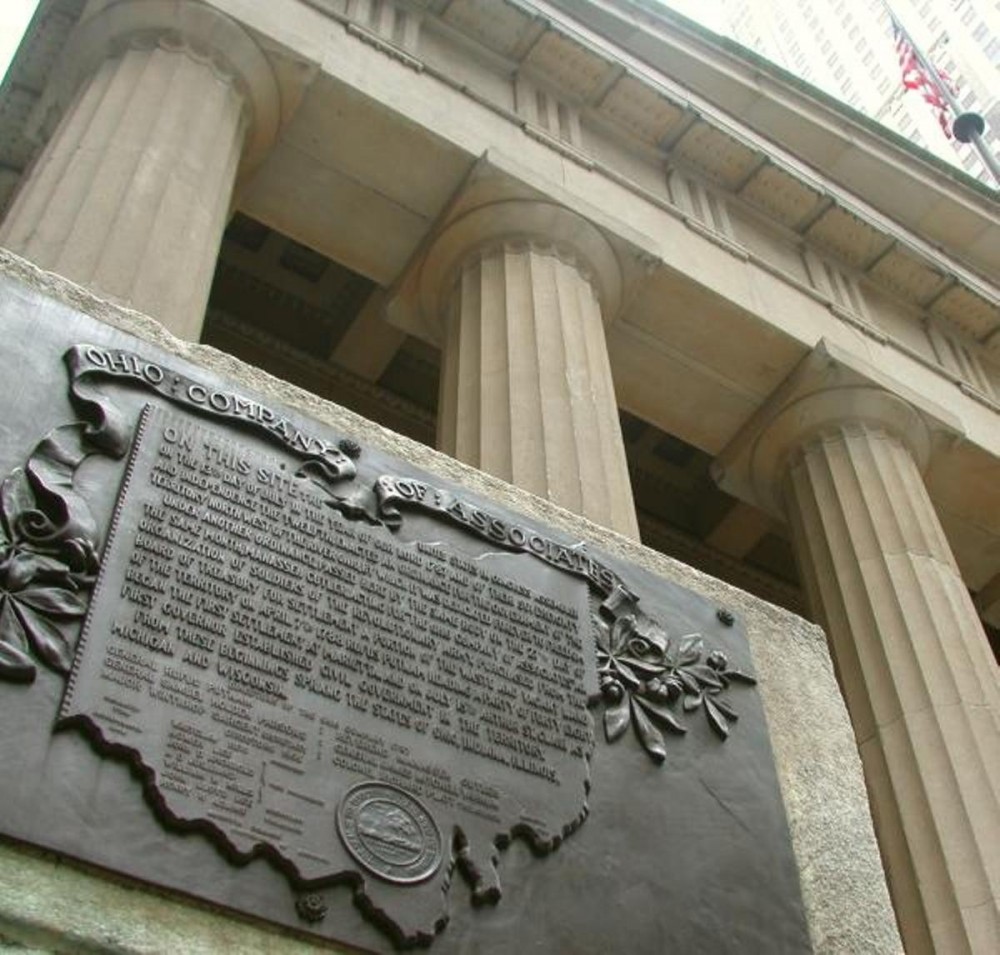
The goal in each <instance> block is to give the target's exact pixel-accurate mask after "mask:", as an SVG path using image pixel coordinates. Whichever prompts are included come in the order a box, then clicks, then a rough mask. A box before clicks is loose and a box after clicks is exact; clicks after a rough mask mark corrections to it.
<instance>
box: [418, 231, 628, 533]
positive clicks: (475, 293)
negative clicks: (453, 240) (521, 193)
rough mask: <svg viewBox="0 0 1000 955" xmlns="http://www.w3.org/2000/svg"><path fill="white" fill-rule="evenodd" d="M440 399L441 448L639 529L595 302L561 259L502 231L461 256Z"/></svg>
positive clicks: (584, 280)
mask: <svg viewBox="0 0 1000 955" xmlns="http://www.w3.org/2000/svg"><path fill="white" fill-rule="evenodd" d="M439 408H440V410H439V420H438V443H439V445H440V446H441V448H442V450H444V451H446V452H448V453H449V454H452V455H453V456H455V457H457V458H459V459H460V460H462V461H465V462H467V463H469V464H472V465H474V466H476V467H478V468H481V469H482V470H484V471H488V472H490V473H491V474H495V475H496V476H497V477H500V478H503V479H504V480H507V481H510V482H511V483H512V484H516V485H517V486H518V487H522V488H525V489H526V490H529V491H531V492H533V493H535V494H538V495H540V496H542V497H546V498H548V499H550V500H552V501H555V502H556V503H557V504H560V505H562V506H563V507H566V508H568V509H569V510H572V511H575V512H577V513H579V514H583V515H584V516H586V517H588V518H590V519H591V520H593V521H595V522H596V523H599V524H603V525H605V526H606V527H611V528H613V529H614V530H617V531H619V532H620V533H623V534H627V535H629V536H632V537H638V526H637V523H636V517H635V508H634V505H633V502H632V489H631V484H630V482H629V476H628V468H627V465H626V461H625V448H624V444H623V442H622V436H621V429H620V427H619V424H618V411H617V402H616V400H615V393H614V384H613V382H612V379H611V366H610V362H609V360H608V353H607V345H606V343H605V339H604V327H603V324H602V320H601V307H600V303H599V301H598V299H597V295H596V293H595V291H594V288H593V286H592V284H591V281H590V279H589V278H588V276H587V275H586V273H585V272H584V271H583V270H582V269H581V268H580V267H579V266H578V265H577V264H576V263H575V262H574V261H573V260H572V259H570V258H568V257H561V256H560V255H559V254H557V253H556V250H555V249H552V248H546V247H542V246H538V245H533V244H531V243H528V242H513V241H510V242H502V243H500V244H497V245H492V246H488V247H486V248H483V249H480V250H478V251H476V252H473V253H472V254H471V255H470V256H469V257H468V258H467V259H466V260H465V261H464V263H463V264H462V266H461V269H460V271H459V277H458V281H457V286H456V288H455V291H454V293H453V294H452V296H451V299H450V302H449V316H448V324H447V330H446V341H445V348H444V366H443V369H442V375H441V396H440V404H439Z"/></svg>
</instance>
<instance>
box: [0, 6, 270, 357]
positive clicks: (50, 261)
mask: <svg viewBox="0 0 1000 955" xmlns="http://www.w3.org/2000/svg"><path fill="white" fill-rule="evenodd" d="M97 6H98V7H100V5H97ZM50 98H51V99H52V100H53V102H54V106H55V108H57V109H60V110H61V111H62V118H61V120H60V122H59V124H58V126H57V127H56V129H55V131H54V133H53V134H52V136H51V137H50V139H49V141H48V143H47V145H46V146H45V149H44V150H43V152H42V154H41V156H40V157H39V159H38V161H37V163H36V165H35V166H34V168H33V169H32V171H31V172H30V173H29V175H28V177H27V179H26V181H25V183H24V184H23V186H22V188H21V191H20V193H19V194H18V196H17V198H16V200H15V202H14V204H13V206H12V208H11V210H10V212H9V214H8V215H7V217H6V219H5V221H4V222H3V224H2V226H0V244H2V245H4V246H7V247H8V248H10V249H12V250H13V251H15V252H18V253H19V254H21V255H23V256H25V257H26V258H28V259H31V260H32V261H34V262H35V263H37V264H38V265H40V266H42V267H43V268H46V269H49V270H51V271H54V272H58V273H60V274H62V275H64V276H66V277H68V278H70V279H73V280H74V281H76V282H79V283H81V284H83V285H87V286H89V287H91V288H93V289H94V290H95V291H97V292H99V293H101V294H105V295H108V296H111V297H113V298H115V299H117V300H118V301H120V302H122V303H124V304H127V305H130V306H131V307H133V308H136V309H138V310H140V311H143V312H146V313H147V314H149V315H152V316H153V317H155V318H157V319H159V320H160V321H161V322H162V323H163V324H164V325H166V326H167V327H168V328H169V329H170V330H171V331H172V332H173V333H174V334H176V335H178V336H180V337H183V338H190V339H196V338H197V337H198V335H199V333H200V330H201V325H202V322H203V321H204V314H205V305H206V302H207V299H208V292H209V288H210V286H211V281H212V275H213V272H214V269H215V261H216V258H217V255H218V249H219V243H220V241H221V238H222V232H223V229H224V228H225V223H226V221H227V218H228V215H229V209H230V203H231V200H232V193H233V185H234V182H235V180H236V175H237V171H238V169H239V168H240V164H241V161H246V160H250V161H252V160H253V159H254V158H256V157H257V156H259V155H260V154H261V152H262V151H263V150H264V149H266V147H267V145H268V144H269V142H270V140H271V139H272V138H273V135H274V132H275V130H276V124H277V117H278V113H279V100H278V90H277V85H276V82H275V79H274V76H273V74H272V72H271V68H270V66H269V65H268V63H267V60H266V58H265V57H264V54H263V53H262V52H261V51H260V50H259V49H258V47H257V46H256V44H255V43H254V41H253V40H252V39H251V38H250V36H249V35H248V34H247V33H246V32H245V31H244V30H243V29H242V28H241V27H240V26H238V25H237V24H236V23H235V22H234V21H232V20H230V19H229V18H228V17H225V16H223V15H222V14H219V13H218V12H216V11H215V10H213V9H212V8H210V7H208V6H205V5H202V4H200V3H195V2H191V0H170V2H168V0H124V2H118V3H112V4H108V5H106V6H103V7H100V9H98V10H97V12H96V13H94V14H93V15H92V16H89V17H85V18H84V20H83V21H82V22H81V25H80V27H79V28H78V31H77V34H76V36H75V37H74V39H73V40H72V41H71V44H70V48H69V51H68V52H67V54H66V57H65V65H64V67H63V71H62V74H61V75H60V76H59V77H58V78H57V79H56V80H55V81H54V87H53V90H52V91H51V94H50ZM60 101H61V102H60Z"/></svg>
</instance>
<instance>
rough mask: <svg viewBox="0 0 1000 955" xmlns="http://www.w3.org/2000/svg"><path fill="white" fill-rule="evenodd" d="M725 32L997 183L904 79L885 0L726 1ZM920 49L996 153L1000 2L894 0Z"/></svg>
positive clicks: (999, 102) (999, 121) (999, 124)
mask: <svg viewBox="0 0 1000 955" xmlns="http://www.w3.org/2000/svg"><path fill="white" fill-rule="evenodd" d="M722 7H723V10H724V13H725V17H726V19H727V20H728V25H729V32H730V34H731V35H732V36H733V37H734V38H735V39H736V40H738V41H739V42H740V43H743V44H745V45H746V46H747V47H749V48H750V49H752V50H754V51H755V52H757V53H760V54H761V55H762V56H766V57H767V58H768V59H769V60H772V61H773V62H775V63H777V64H778V65H779V66H782V67H784V68H785V69H787V70H790V71H791V72H793V73H794V74H795V75H796V76H799V77H801V78H802V79H804V80H806V82H808V83H812V84H814V85H815V86H818V87H819V88H820V89H823V90H825V91H826V92H828V93H832V94H833V95H834V96H837V97H839V98H840V99H842V100H843V101H844V102H845V103H847V104H848V105H849V106H851V107H853V108H854V109H856V110H859V111H860V112H862V113H864V114H865V115H866V116H871V117H872V118H873V119H877V120H878V121H879V122H880V123H884V124H885V125H886V126H888V127H889V128H890V129H893V130H895V131H896V132H897V133H899V134H900V135H902V136H905V137H906V138H907V139H909V140H910V141H911V142H912V143H914V144H915V145H917V146H920V147H922V148H923V149H928V150H930V151H931V152H932V153H934V154H935V155H936V156H940V157H941V158H942V159H945V160H947V161H949V162H952V163H955V164H956V165H961V166H962V168H963V169H965V170H966V172H968V173H969V174H970V175H973V176H976V177H977V178H979V179H981V180H982V181H983V182H986V183H991V184H994V185H995V183H993V180H992V176H991V175H990V173H989V171H988V170H987V169H986V167H985V166H984V164H983V162H982V159H981V158H980V156H979V155H978V154H977V152H976V150H975V148H974V147H973V146H971V145H968V144H963V143H959V142H957V141H956V140H954V139H950V138H948V137H947V136H946V135H945V134H944V133H943V131H942V130H941V127H940V125H939V123H938V121H937V118H936V114H935V113H934V111H933V110H932V109H931V108H930V107H929V106H928V105H927V104H926V103H925V102H924V100H923V97H922V96H921V94H920V92H919V91H918V90H910V91H907V90H906V89H905V88H904V87H903V86H902V84H901V82H900V68H899V60H898V56H897V52H896V48H895V44H894V40H893V32H892V24H891V21H890V17H889V12H888V10H887V8H886V5H885V4H884V3H883V2H882V0H722ZM892 9H893V10H894V11H895V13H896V16H897V18H898V19H899V21H900V22H901V23H902V24H903V26H904V27H905V28H906V29H907V30H908V31H909V32H910V35H911V36H912V37H913V38H914V40H915V41H916V43H917V44H918V45H919V46H920V48H921V50H923V52H924V53H925V54H926V55H927V56H928V57H929V58H930V59H931V61H932V62H933V63H934V64H935V65H936V66H937V67H939V68H940V69H942V70H943V71H945V73H947V75H948V76H950V77H951V78H952V80H953V85H954V86H955V88H956V94H957V95H956V98H957V100H958V102H959V103H960V105H961V107H962V108H963V109H964V110H972V111H975V112H978V113H980V114H981V115H982V116H983V117H984V119H985V120H986V124H987V131H986V133H985V134H984V137H983V139H984V141H985V143H986V146H987V147H988V148H989V149H991V150H992V151H993V153H994V155H1000V9H998V8H997V6H996V4H994V3H993V2H991V0H893V2H892Z"/></svg>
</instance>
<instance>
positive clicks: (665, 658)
mask: <svg viewBox="0 0 1000 955" xmlns="http://www.w3.org/2000/svg"><path fill="white" fill-rule="evenodd" d="M595 623H596V641H597V673H598V679H599V682H600V688H601V697H602V699H603V701H604V734H605V736H606V737H607V740H608V742H609V743H613V742H615V740H617V739H619V738H620V737H621V736H622V735H623V734H624V733H625V731H626V730H627V729H628V727H629V725H630V724H631V725H632V726H633V727H634V729H635V733H636V736H638V738H639V741H640V742H641V743H642V746H643V748H644V749H645V750H646V752H647V753H648V754H649V755H650V756H651V757H652V758H653V759H654V760H656V761H657V762H662V761H663V760H664V759H665V758H666V755H667V750H666V745H665V742H664V737H663V733H662V732H661V731H660V727H662V728H663V729H664V730H666V731H667V732H668V733H674V734H678V735H680V734H683V733H686V732H687V727H686V726H685V725H684V724H682V723H681V722H680V721H679V720H678V712H677V710H678V704H679V708H680V711H681V712H683V713H691V712H694V711H695V710H699V709H700V710H702V711H703V712H704V713H705V717H706V719H707V720H708V725H709V726H710V727H711V728H712V730H713V731H714V732H715V733H716V735H718V736H719V737H720V738H721V739H726V738H727V737H728V736H729V724H730V723H734V722H735V721H736V720H737V719H739V715H738V714H737V713H736V711H735V710H734V709H733V708H732V706H731V705H730V704H729V702H728V701H727V700H725V699H724V698H723V696H722V694H723V693H725V691H726V690H727V689H728V688H729V686H730V684H731V683H733V682H738V683H746V684H749V685H751V686H752V685H754V684H756V682H757V681H756V680H755V679H754V678H753V677H752V676H749V675H748V674H746V673H742V672H740V671H739V670H734V669H731V668H730V666H729V661H728V660H727V658H726V655H725V654H724V653H723V652H722V651H721V650H711V651H706V649H705V645H704V641H703V640H702V638H701V636H699V635H698V634H696V633H695V634H689V635H688V636H685V637H681V638H680V639H679V640H677V641H674V640H671V639H670V638H669V637H668V636H667V635H666V634H665V633H664V632H663V630H662V629H661V628H660V627H658V626H657V625H656V624H654V623H652V622H651V621H648V620H647V621H643V623H642V624H639V623H637V622H636V618H635V616H633V615H632V614H624V615H622V616H619V617H617V618H616V619H615V620H614V621H613V622H612V623H610V624H607V623H605V622H604V621H603V620H600V619H599V618H595Z"/></svg>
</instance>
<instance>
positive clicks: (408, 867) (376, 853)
mask: <svg viewBox="0 0 1000 955" xmlns="http://www.w3.org/2000/svg"><path fill="white" fill-rule="evenodd" d="M337 831H338V832H339V833H340V838H341V839H342V840H343V843H344V845H345V846H346V847H347V851H348V852H349V853H350V854H351V855H352V856H353V857H354V858H355V859H356V860H357V861H358V862H360V863H361V865H363V866H364V867H365V868H366V869H367V870H368V871H369V872H372V873H374V874H375V875H377V876H378V877H379V878H380V879H385V880H386V881H387V882H396V883H400V884H409V883H414V882H422V881H423V880H424V879H429V878H430V877H431V876H432V875H433V874H434V873H435V872H436V871H437V870H438V866H440V865H441V859H442V857H443V845H442V840H441V832H440V830H439V829H438V827H437V823H435V822H434V818H433V817H432V816H431V814H430V812H429V811H428V810H427V808H426V807H425V806H424V805H423V804H422V803H421V802H419V801H418V800H417V799H416V798H414V797H413V796H411V795H410V794H409V793H408V792H406V791H405V790H403V789H400V788H399V787H398V786H390V785H389V784H387V783H378V782H364V783H358V784H357V785H356V786H353V787H351V789H349V790H348V791H347V793H346V794H345V796H344V798H343V799H342V800H341V801H340V806H339V807H338V809H337Z"/></svg>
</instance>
